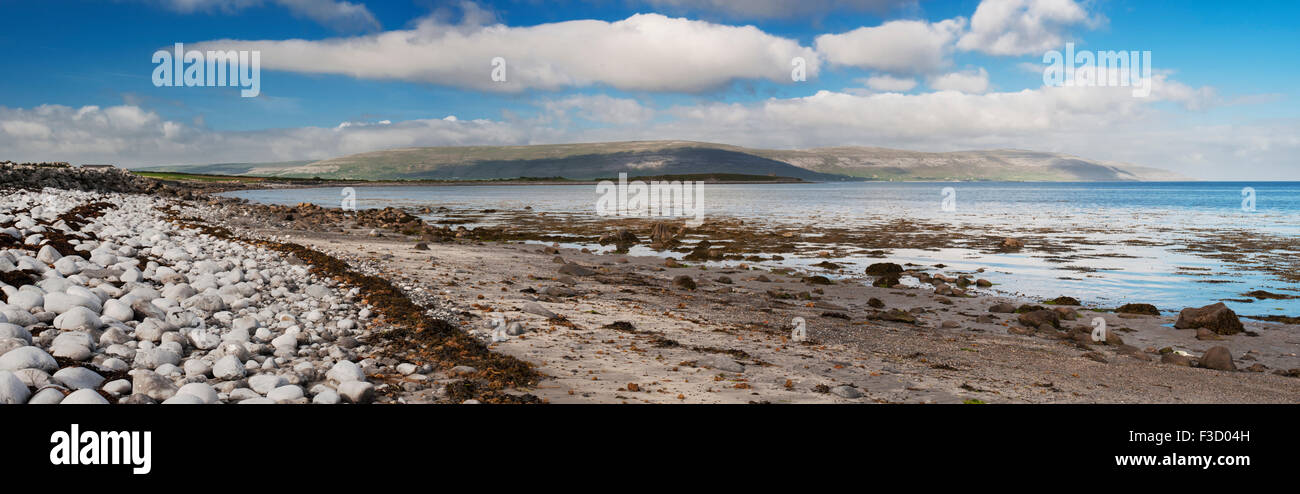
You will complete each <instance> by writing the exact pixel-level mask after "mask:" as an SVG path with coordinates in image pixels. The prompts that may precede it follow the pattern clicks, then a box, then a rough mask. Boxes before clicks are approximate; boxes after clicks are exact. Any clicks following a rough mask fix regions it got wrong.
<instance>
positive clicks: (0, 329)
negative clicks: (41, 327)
mask: <svg viewBox="0 0 1300 494" xmlns="http://www.w3.org/2000/svg"><path fill="white" fill-rule="evenodd" d="M4 338H16V339H20V340H23V341H24V342H26V343H27V344H28V345H30V344H32V333H31V331H28V330H27V328H24V327H22V326H19V325H17V324H9V323H0V339H4Z"/></svg>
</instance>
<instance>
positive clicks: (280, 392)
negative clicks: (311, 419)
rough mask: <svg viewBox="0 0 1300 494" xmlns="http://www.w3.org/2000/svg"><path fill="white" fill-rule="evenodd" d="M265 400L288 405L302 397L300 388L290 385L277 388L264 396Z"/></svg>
mask: <svg viewBox="0 0 1300 494" xmlns="http://www.w3.org/2000/svg"><path fill="white" fill-rule="evenodd" d="M266 397H267V398H270V399H272V400H275V401H276V402H279V403H288V402H293V401H294V400H297V399H298V398H302V397H303V392H302V388H301V387H299V386H295V385H292V384H289V385H285V386H280V387H277V388H275V389H273V390H271V392H269V393H267V394H266Z"/></svg>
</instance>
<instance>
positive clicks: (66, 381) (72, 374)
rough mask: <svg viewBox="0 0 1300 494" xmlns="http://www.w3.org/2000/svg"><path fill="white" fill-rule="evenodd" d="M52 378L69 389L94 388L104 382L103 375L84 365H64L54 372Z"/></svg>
mask: <svg viewBox="0 0 1300 494" xmlns="http://www.w3.org/2000/svg"><path fill="white" fill-rule="evenodd" d="M54 379H55V380H57V381H59V382H61V383H63V385H64V386H67V387H68V388H70V389H77V390H80V389H96V388H99V385H100V384H103V383H104V376H101V375H99V374H98V373H96V372H95V371H92V370H90V369H87V368H85V367H66V368H63V369H59V371H58V372H55V373H54Z"/></svg>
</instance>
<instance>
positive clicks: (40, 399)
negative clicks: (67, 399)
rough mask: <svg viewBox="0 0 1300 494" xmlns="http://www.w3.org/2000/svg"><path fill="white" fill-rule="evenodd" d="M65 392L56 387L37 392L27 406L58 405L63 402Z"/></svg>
mask: <svg viewBox="0 0 1300 494" xmlns="http://www.w3.org/2000/svg"><path fill="white" fill-rule="evenodd" d="M63 391H64V390H62V389H59V388H55V387H49V388H45V389H42V390H40V391H37V392H36V394H34V395H32V397H31V398H29V399H28V400H27V404H28V405H58V404H59V402H61V401H63V398H64V395H63ZM0 403H2V402H0Z"/></svg>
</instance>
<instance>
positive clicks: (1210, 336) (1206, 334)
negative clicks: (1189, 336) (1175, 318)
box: [1196, 328, 1223, 341]
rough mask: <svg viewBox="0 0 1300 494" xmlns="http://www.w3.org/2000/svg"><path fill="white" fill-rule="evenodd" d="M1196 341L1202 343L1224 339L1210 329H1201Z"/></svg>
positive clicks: (1197, 331) (1198, 331)
mask: <svg viewBox="0 0 1300 494" xmlns="http://www.w3.org/2000/svg"><path fill="white" fill-rule="evenodd" d="M1196 339H1198V340H1201V341H1213V340H1222V339H1223V337H1222V336H1219V335H1218V334H1215V332H1214V331H1210V330H1209V329H1208V328H1200V329H1197V330H1196Z"/></svg>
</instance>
